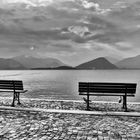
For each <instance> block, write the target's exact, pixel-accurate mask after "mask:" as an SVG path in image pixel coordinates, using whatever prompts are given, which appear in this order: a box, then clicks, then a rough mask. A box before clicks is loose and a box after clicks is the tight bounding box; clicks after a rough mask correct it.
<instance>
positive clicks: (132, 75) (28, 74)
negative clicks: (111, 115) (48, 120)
mask: <svg viewBox="0 0 140 140" xmlns="http://www.w3.org/2000/svg"><path fill="white" fill-rule="evenodd" d="M0 79H1V80H3V79H5V80H13V79H14V80H23V82H24V89H28V92H27V93H24V94H21V96H22V97H25V98H41V99H60V100H61V99H66V100H82V97H81V96H79V95H78V94H79V93H78V82H80V81H81V82H83V81H86V82H130V83H133V82H134V83H137V84H138V85H137V92H136V96H135V97H130V98H129V99H128V100H129V101H135V102H140V93H139V91H140V70H29V71H28V70H23V71H19V70H16V71H0ZM0 96H1V97H12V95H11V93H0ZM93 100H106V101H108V100H109V101H110V100H111V101H117V100H118V97H93Z"/></svg>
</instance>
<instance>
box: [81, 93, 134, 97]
mask: <svg viewBox="0 0 140 140" xmlns="http://www.w3.org/2000/svg"><path fill="white" fill-rule="evenodd" d="M79 95H87V93H80V94H79ZM89 95H90V96H124V95H125V94H109V93H108V94H107V93H106V94H104V93H92V94H91V93H89ZM127 96H130V97H134V96H135V94H127Z"/></svg>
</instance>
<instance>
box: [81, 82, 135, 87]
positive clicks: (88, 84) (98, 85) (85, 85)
mask: <svg viewBox="0 0 140 140" xmlns="http://www.w3.org/2000/svg"><path fill="white" fill-rule="evenodd" d="M79 87H80V88H82V87H112V88H136V84H133V85H109V84H106V85H105V84H103V85H102V84H90V83H86V84H84V85H83V84H81V83H80V84H79Z"/></svg>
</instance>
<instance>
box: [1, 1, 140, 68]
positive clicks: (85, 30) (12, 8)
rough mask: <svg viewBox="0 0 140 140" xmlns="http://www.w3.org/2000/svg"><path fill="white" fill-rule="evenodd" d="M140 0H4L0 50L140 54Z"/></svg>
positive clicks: (69, 58) (72, 59)
mask: <svg viewBox="0 0 140 140" xmlns="http://www.w3.org/2000/svg"><path fill="white" fill-rule="evenodd" d="M139 37H140V2H139V0H3V1H0V56H1V57H13V56H17V55H33V56H37V57H55V58H58V59H60V60H62V61H63V62H65V63H67V64H71V65H76V64H79V63H81V62H84V61H87V60H90V59H93V58H96V57H100V56H111V57H116V58H118V57H119V58H120V57H130V56H135V55H139V54H140V47H139V44H140V39H139Z"/></svg>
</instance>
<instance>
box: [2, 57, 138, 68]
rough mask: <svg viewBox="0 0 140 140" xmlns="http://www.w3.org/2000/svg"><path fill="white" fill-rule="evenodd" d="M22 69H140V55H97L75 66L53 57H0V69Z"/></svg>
mask: <svg viewBox="0 0 140 140" xmlns="http://www.w3.org/2000/svg"><path fill="white" fill-rule="evenodd" d="M22 69H23V70H26V69H42V70H45V69H51V70H53V69H58V70H61V69H63V70H69V69H71V70H72V69H75V70H76V69H78V70H79V69H88V70H89V69H90V70H92V69H93V70H94V69H140V55H138V56H135V57H130V58H125V59H123V60H120V61H119V60H118V62H117V59H112V58H110V57H99V58H96V59H93V60H91V61H88V62H84V63H82V64H80V65H77V66H75V67H72V66H68V65H67V64H65V63H63V62H61V61H60V60H58V59H55V58H36V57H33V56H17V57H13V58H8V59H4V58H0V70H22Z"/></svg>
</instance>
